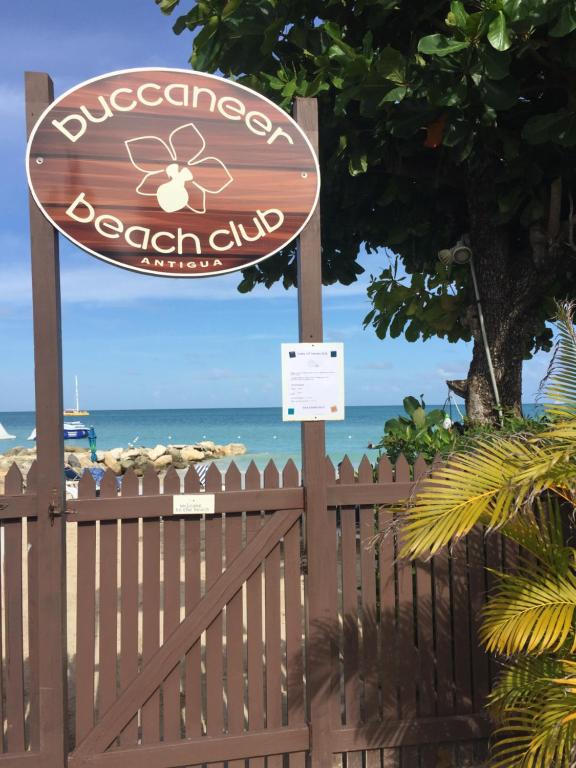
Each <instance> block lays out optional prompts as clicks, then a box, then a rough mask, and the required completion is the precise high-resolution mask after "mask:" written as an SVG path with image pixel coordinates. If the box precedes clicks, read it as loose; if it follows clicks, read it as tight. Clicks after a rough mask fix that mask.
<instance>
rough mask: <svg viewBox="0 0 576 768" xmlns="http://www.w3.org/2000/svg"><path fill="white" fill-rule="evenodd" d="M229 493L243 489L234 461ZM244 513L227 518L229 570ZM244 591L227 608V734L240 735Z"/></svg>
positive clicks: (240, 764)
mask: <svg viewBox="0 0 576 768" xmlns="http://www.w3.org/2000/svg"><path fill="white" fill-rule="evenodd" d="M225 483H226V490H231V491H237V490H239V489H240V488H241V487H242V476H241V474H240V470H239V469H238V467H237V466H236V464H235V463H234V462H231V464H230V466H229V467H228V469H227V471H226V477H225ZM242 527H243V526H242V513H241V512H237V513H231V514H228V515H226V568H229V567H230V564H231V563H232V562H234V559H235V558H236V557H237V556H238V555H239V554H240V552H241V551H242ZM242 608H243V606H242V591H239V592H237V593H236V594H235V595H234V597H233V598H232V599H231V600H230V602H229V603H228V605H227V606H226V654H225V661H226V694H227V707H226V711H227V715H228V728H227V730H228V733H229V734H230V735H232V736H237V735H239V734H241V733H242V732H243V731H244V626H243V616H242ZM229 768H244V761H242V760H240V761H236V760H234V761H231V763H230V766H229Z"/></svg>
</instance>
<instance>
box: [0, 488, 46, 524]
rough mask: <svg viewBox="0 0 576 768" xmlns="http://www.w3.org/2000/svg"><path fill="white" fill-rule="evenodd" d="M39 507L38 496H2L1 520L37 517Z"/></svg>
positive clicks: (0, 497) (0, 505)
mask: <svg viewBox="0 0 576 768" xmlns="http://www.w3.org/2000/svg"><path fill="white" fill-rule="evenodd" d="M37 506H38V501H37V498H36V494H27V495H26V496H8V495H7V496H0V519H2V520H9V519H11V518H21V517H35V516H36V508H37Z"/></svg>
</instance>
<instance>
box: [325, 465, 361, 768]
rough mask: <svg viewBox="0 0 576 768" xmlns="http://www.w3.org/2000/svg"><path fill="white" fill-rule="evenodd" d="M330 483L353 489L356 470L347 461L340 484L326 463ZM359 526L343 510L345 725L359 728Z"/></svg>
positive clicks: (355, 757)
mask: <svg viewBox="0 0 576 768" xmlns="http://www.w3.org/2000/svg"><path fill="white" fill-rule="evenodd" d="M326 477H327V483H329V484H330V485H336V483H338V484H341V483H347V484H349V485H353V484H354V482H355V478H354V467H353V466H352V463H351V462H350V460H349V459H348V458H347V457H346V458H345V459H344V460H343V461H342V462H341V463H340V466H339V476H338V480H337V481H336V480H335V479H334V466H333V464H332V462H331V461H330V459H327V460H326ZM357 532H358V526H357V520H356V507H354V506H346V507H340V536H341V539H340V553H339V557H340V559H341V569H342V571H341V572H342V587H341V589H342V634H343V637H342V642H341V647H342V654H343V660H342V661H343V664H342V666H343V673H344V707H345V712H344V719H345V722H346V725H348V726H349V725H356V726H358V727H360V720H361V716H360V706H361V702H362V700H363V691H362V687H361V682H360V667H361V664H360V658H361V656H360V635H359V628H358V621H359V594H360V592H359V590H360V583H359V579H358V576H357V565H358V552H357V545H358V536H357ZM362 758H363V755H362V752H349V753H348V754H347V755H346V763H347V768H362V762H363V759H362Z"/></svg>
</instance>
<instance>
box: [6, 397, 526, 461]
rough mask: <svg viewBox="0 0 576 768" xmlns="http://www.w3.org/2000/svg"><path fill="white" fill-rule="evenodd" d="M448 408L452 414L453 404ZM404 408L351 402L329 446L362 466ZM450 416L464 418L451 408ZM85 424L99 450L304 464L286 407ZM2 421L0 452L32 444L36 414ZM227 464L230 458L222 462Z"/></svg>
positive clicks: (98, 417) (124, 416)
mask: <svg viewBox="0 0 576 768" xmlns="http://www.w3.org/2000/svg"><path fill="white" fill-rule="evenodd" d="M429 407H430V408H433V407H436V408H438V407H444V409H445V410H446V412H447V413H450V407H449V406H438V405H436V406H429ZM524 411H525V413H526V414H532V413H534V412H535V406H532V405H527V406H524ZM402 412H403V409H402V406H401V405H383V406H348V407H347V408H346V418H345V419H344V420H343V421H332V422H326V448H327V452H328V454H329V456H330V457H331V459H332V460H333V461H334V462H335V463H337V462H339V461H341V460H342V458H343V457H344V456H345V455H348V456H349V458H350V460H351V461H352V462H353V464H355V465H357V464H358V463H359V462H360V460H361V459H362V456H363V455H364V454H367V455H368V457H369V458H375V456H376V453H377V452H376V451H375V450H371V449H369V448H368V444H369V443H374V444H376V443H378V442H379V440H380V438H381V436H382V432H383V428H384V423H385V422H386V421H387V420H388V419H391V418H394V417H395V416H397V415H399V414H401V413H402ZM451 416H452V418H453V419H454V420H459V415H458V412H457V411H456V409H455V408H454V406H452V412H451ZM79 420H80V421H82V423H83V424H85V425H86V426H93V427H94V429H95V431H96V435H97V445H98V448H99V449H102V450H107V449H110V448H116V447H128V445H129V444H130V443H131V444H133V445H136V446H147V447H151V446H154V445H156V444H158V443H161V444H163V445H167V444H169V443H171V444H174V445H178V444H193V443H195V442H198V441H200V440H212V441H213V442H215V443H219V444H226V443H243V444H244V445H245V446H246V449H247V451H246V454H244V455H243V456H238V457H235V461H236V463H237V464H238V466H239V468H240V469H241V470H244V469H246V467H247V466H248V464H249V463H250V461H252V460H253V461H255V462H256V464H257V465H258V466H259V467H260V468H263V467H264V466H265V465H266V464H267V463H268V461H270V459H272V460H273V461H274V462H275V463H276V464H277V466H278V467H279V468H281V467H282V466H283V465H284V464H285V462H286V461H287V460H288V459H290V458H291V459H293V460H294V461H295V462H296V463H297V464H298V465H299V464H300V425H299V424H298V423H293V422H283V421H282V410H281V408H237V409H236V408H205V409H204V408H203V409H182V410H177V409H174V410H172V409H170V410H168V409H163V410H135V411H91V412H90V415H89V416H85V417H82V418H79ZM0 423H1V424H2V425H3V426H4V427H5V429H6V430H7V431H8V433H9V434H12V435H15V436H16V439H14V440H3V441H1V442H0V453H2V452H3V451H5V450H8V449H9V448H12V447H15V446H26V447H31V446H32V445H33V442H32V441H29V440H28V439H27V438H28V436H29V435H30V432H31V431H32V429H33V428H34V426H35V419H34V412H32V411H29V412H26V411H19V412H14V413H10V412H0ZM72 444H75V445H86V447H87V445H88V441H87V440H77V441H70V445H72ZM218 463H220V464H221V465H222V466H225V465H227V464H228V460H222V462H218Z"/></svg>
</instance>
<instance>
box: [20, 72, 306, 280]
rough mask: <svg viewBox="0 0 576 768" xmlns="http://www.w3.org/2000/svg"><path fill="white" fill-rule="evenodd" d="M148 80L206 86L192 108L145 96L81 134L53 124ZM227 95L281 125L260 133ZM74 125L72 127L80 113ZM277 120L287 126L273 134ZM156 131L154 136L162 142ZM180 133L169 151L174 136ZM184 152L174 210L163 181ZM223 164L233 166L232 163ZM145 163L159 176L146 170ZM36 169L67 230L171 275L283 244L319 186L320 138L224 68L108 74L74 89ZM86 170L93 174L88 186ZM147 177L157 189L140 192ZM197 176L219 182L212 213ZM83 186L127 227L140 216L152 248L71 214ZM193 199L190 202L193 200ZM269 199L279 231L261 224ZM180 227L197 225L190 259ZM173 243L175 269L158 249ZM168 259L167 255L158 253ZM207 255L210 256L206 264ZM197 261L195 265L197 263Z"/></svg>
mask: <svg viewBox="0 0 576 768" xmlns="http://www.w3.org/2000/svg"><path fill="white" fill-rule="evenodd" d="M150 81H153V85H154V87H156V88H160V90H162V92H163V93H164V89H165V88H166V86H169V85H170V84H172V83H184V85H185V86H186V88H187V90H188V89H190V93H191V95H192V90H193V89H194V88H195V87H196V88H202V89H204V96H201V97H200V98H199V99H198V102H197V103H196V104H193V103H191V104H190V105H189V106H176V105H175V104H174V103H170V101H169V100H168V99H166V98H163V97H162V98H161V100H160V103H159V104H158V105H157V106H152V105H151V104H150V103H149V104H147V105H145V104H143V103H138V104H135V105H134V108H133V109H128V110H126V109H124V110H122V111H121V112H120V111H114V114H113V115H112V116H111V117H109V118H108V119H107V120H105V121H101V122H99V123H96V124H95V123H92V122H88V123H87V130H86V132H85V134H84V135H82V136H80V137H79V138H78V139H77V141H75V142H73V141H70V140H69V139H68V138H66V137H65V136H64V135H63V134H62V133H61V132H60V131H59V130H58V129H57V128H56V127H55V126H54V125H53V122H52V121H53V120H54V119H56V120H64V121H65V120H66V119H67V118H68V116H69V115H70V114H78V109H79V108H80V106H81V105H84V106H85V107H87V108H88V110H89V111H91V112H90V113H91V114H95V115H98V114H100V115H102V105H101V104H100V103H99V102H98V99H99V97H102V98H106V99H109V98H110V96H111V94H112V93H114V91H115V89H117V88H119V87H121V88H130V89H132V90H133V93H137V92H138V88H139V87H140V86H143V85H145V84H146V83H147V82H150ZM206 89H210V90H211V91H212V92H213V94H214V96H215V99H216V100H217V101H214V102H213V101H212V99H211V98H210V97H207V96H206V93H207V90H206ZM147 93H148V95H149V96H151V95H152V94H153V96H154V99H153V100H154V101H156V96H157V93H156V91H152V90H150V91H147ZM145 98H146V97H145ZM136 100H137V101H138V99H136ZM223 100H224V101H227V104H228V107H229V106H230V100H232V101H236V102H238V100H240V101H239V102H238V103H239V104H240V103H241V105H243V109H245V110H246V113H245V114H248V113H252V114H255V113H257V114H258V115H259V116H260V117H259V118H257V119H259V120H260V121H261V123H262V121H263V122H265V123H266V122H269V123H270V126H271V130H270V131H268V132H267V131H266V130H264V131H263V130H262V129H261V128H258V127H256V131H260V135H257V134H256V133H255V132H254V130H251V129H250V125H252V123H251V122H247V121H246V119H237V118H238V117H239V115H238V112H236V117H235V119H234V118H229V119H227V117H226V114H225V112H226V108H224V107H222V106H221V105H222V103H223ZM124 103H125V104H128V105H130V100H129V99H125V102H124ZM72 123H74V126H75V128H77V127H78V121H77V120H75V119H73V120H72ZM190 124H192V126H193V127H192V128H188V129H187V130H186V129H185V131H186V132H185V134H182V133H179V134H177V135H176V136H175V137H172V132H173V131H174V130H175V129H179V128H180V129H181V128H183V127H185V126H190ZM67 125H68V127H70V128H71V127H72V125H71V124H70V123H67ZM253 127H254V126H252V128H253ZM75 128H74V129H75ZM276 128H280V129H281V130H282V133H281V134H277V138H276V140H273V139H272V135H273V133H274V132H275V131H276ZM198 132H199V133H200V134H201V135H200V136H198ZM152 136H154V137H156V140H155V141H154V140H153V139H151V138H150V137H152ZM142 137H148V139H147V141H146V142H142V141H140V142H138V141H137V140H138V139H141V138H142ZM172 140H173V141H174V144H173V145H172V146H171V151H170V150H169V149H168V145H169V144H170V143H171V142H172ZM127 141H129V142H130V145H129V146H130V150H131V152H132V155H133V160H132V161H131V159H130V155H129V153H128V150H127V145H126V143H125V142H127ZM269 141H270V143H269ZM161 142H164V146H163V145H162V143H161ZM38 159H40V163H38V162H37V160H38ZM174 162H176V163H177V164H178V165H179V167H180V168H182V167H187V168H188V169H189V171H190V174H191V176H192V178H191V179H190V180H189V182H188V183H186V184H185V185H184V186H183V190H182V191H183V192H184V201H183V203H182V206H183V207H181V209H178V208H177V209H176V210H171V211H169V212H166V210H163V209H162V207H161V205H160V199H159V198H158V197H157V192H158V189H159V187H160V186H161V185H164V184H166V183H168V182H169V175H168V170H167V169H168V166H169V165H171V164H172V163H174ZM219 163H223V164H224V166H225V168H226V169H227V173H226V171H225V170H223V168H222V165H219ZM147 171H152V172H155V173H158V175H157V176H156V175H155V176H148V177H146V172H147ZM29 173H30V178H31V182H32V186H33V189H34V191H35V194H36V196H37V198H38V199H39V200H40V201H41V203H42V205H43V208H44V210H45V211H46V213H47V214H48V215H49V216H50V217H51V218H52V220H53V221H54V222H55V223H56V225H57V226H58V227H59V228H60V229H61V230H62V231H63V232H64V233H65V234H66V235H67V236H68V237H71V238H73V239H74V240H76V241H77V242H79V243H80V244H81V245H82V246H83V247H86V248H88V249H90V250H91V251H92V252H95V253H96V254H101V255H102V256H103V257H105V258H107V259H110V260H113V261H115V262H116V263H118V264H120V265H122V266H125V267H129V268H130V267H135V268H138V269H142V270H143V271H149V272H155V273H157V274H171V275H181V274H193V275H196V274H217V273H218V272H221V271H225V270H230V269H239V268H242V267H244V266H247V265H248V264H250V263H253V262H254V261H256V260H260V259H262V258H264V257H265V256H266V255H268V254H270V253H273V252H275V251H277V250H278V249H279V248H281V247H282V246H283V245H284V244H285V243H286V242H288V241H289V240H291V239H292V238H293V237H294V236H295V235H296V234H297V232H298V230H299V229H300V228H301V227H302V226H303V224H304V223H305V221H306V219H307V217H308V215H309V212H310V211H311V210H312V208H313V205H314V202H315V199H316V194H317V187H318V174H317V168H316V162H315V159H314V157H313V153H312V152H311V150H310V146H309V144H308V143H307V142H306V141H305V139H304V137H303V136H302V134H301V133H300V132H299V131H298V128H297V127H296V126H295V125H294V123H293V122H292V121H291V120H290V118H289V117H288V115H287V114H286V113H285V112H284V111H282V110H281V109H280V108H279V107H277V106H276V105H274V104H272V102H270V101H268V100H266V99H264V98H263V97H262V96H260V95H259V94H257V93H255V92H254V91H248V90H245V89H244V88H242V87H241V86H238V85H237V84H235V83H233V82H230V81H226V80H224V79H223V78H219V77H218V78H214V77H211V76H210V75H205V74H203V73H200V72H191V71H179V72H170V71H163V70H154V71H153V72H151V71H140V72H138V71H133V72H130V73H126V72H125V73H117V74H111V75H105V76H103V77H102V78H100V79H99V80H97V81H95V82H92V83H91V84H89V85H85V86H79V87H78V88H77V89H76V90H74V91H72V92H70V93H68V94H66V95H64V96H63V97H62V98H61V99H60V100H59V101H58V103H57V105H56V106H55V108H54V111H53V112H51V113H49V114H48V115H46V116H45V118H44V119H43V121H42V123H41V124H40V125H39V126H38V129H37V130H36V133H35V135H34V138H33V142H32V148H31V157H30V162H29ZM145 178H146V179H147V180H146V181H144V180H145ZM85 179H90V184H89V185H88V186H86V185H85V182H84V180H85ZM142 182H144V183H145V185H146V186H145V189H144V190H143V191H144V192H147V193H148V194H147V195H142V194H138V192H137V189H138V188H139V186H140V184H141V183H142ZM196 184H200V185H201V186H203V187H204V188H207V189H209V190H211V192H212V193H208V194H207V195H206V201H205V203H206V208H205V212H204V213H202V212H201V208H202V205H201V201H202V193H201V191H200V189H199V188H198V187H197V186H196ZM223 187H224V188H223ZM82 192H84V193H85V195H86V199H87V200H88V203H89V204H90V205H91V206H93V209H94V210H95V214H94V215H95V216H97V215H100V214H106V215H110V214H113V215H115V216H116V217H117V218H118V219H119V220H120V221H121V222H122V225H123V228H124V231H125V230H126V229H127V228H128V227H131V226H135V227H142V226H145V227H148V228H150V232H151V235H150V237H149V238H148V241H147V243H146V244H145V247H144V248H137V247H133V246H130V244H129V241H127V240H126V238H125V237H124V235H122V236H117V237H107V236H105V234H102V233H101V232H99V231H98V230H97V229H96V227H95V226H94V223H93V222H92V223H81V222H78V221H77V220H75V219H73V218H72V217H71V216H70V215H69V214H67V213H66V211H67V209H68V208H69V206H70V205H71V204H72V203H73V201H74V200H75V199H76V198H77V196H78V194H79V193H82ZM187 202H189V204H190V206H191V207H190V208H188V207H185V206H186V203H187ZM178 204H179V203H178ZM191 208H195V210H191ZM81 209H82V210H83V211H84V217H85V216H86V211H87V209H86V208H85V206H84V207H82V206H81ZM270 209H278V210H280V211H281V212H282V215H283V217H284V222H283V224H282V225H281V226H279V227H278V228H277V229H272V230H271V231H270V232H266V231H265V230H263V228H262V225H260V230H259V229H258V228H257V226H256V224H255V222H254V216H255V215H256V212H257V211H258V210H260V211H267V210H270ZM231 221H232V222H233V223H234V225H235V228H234V229H233V228H232V227H231V226H230V222H231ZM257 221H258V219H257ZM271 223H274V224H276V223H277V218H272V219H271ZM242 228H244V230H243V229H242ZM179 229H180V230H181V231H182V232H183V233H185V234H188V237H187V238H186V239H185V240H184V241H182V243H181V244H182V248H181V253H182V256H183V266H182V267H180V265H179V261H180V258H179V256H178V253H177V250H176V249H177V238H176V237H175V235H176V233H177V232H178V230H179ZM218 230H223V232H221V233H220V235H218V237H217V240H216V241H214V240H213V241H211V240H210V235H212V233H214V232H217V231H218ZM157 232H163V233H168V235H166V234H164V235H163V236H162V238H161V239H160V240H159V241H158V243H157V246H158V248H159V249H160V250H155V249H154V247H153V246H154V238H153V235H154V233H157ZM234 233H236V234H235V235H234ZM107 234H110V232H107ZM192 234H193V235H195V237H196V238H198V240H195V239H194V238H193V237H192ZM259 234H260V237H258V235H259ZM143 238H144V236H143V234H142V233H140V239H139V240H137V241H136V242H137V243H139V244H141V245H142V244H144V239H143ZM236 238H239V240H240V242H239V243H238V240H237V239H236ZM249 238H250V239H251V240H252V241H253V242H250V240H249ZM132 242H134V238H132ZM170 248H173V249H175V250H174V251H173V254H172V255H173V256H174V257H175V258H176V262H175V266H172V267H171V266H170V265H169V263H168V260H169V259H170V255H168V256H167V255H166V254H163V253H162V252H160V251H161V250H166V249H170ZM223 248H224V249H225V250H222V249H223ZM144 256H148V257H150V258H151V260H152V264H151V265H145V264H143V263H142V257H144ZM197 256H198V257H200V256H201V257H203V258H196V257H197ZM213 257H218V258H219V259H220V260H221V262H222V264H221V266H219V267H218V266H216V265H214V264H213V263H212V262H213V261H214V258H213ZM158 259H159V260H160V261H161V262H163V263H162V264H158V263H154V262H155V261H156V260H158ZM191 260H194V261H193V262H192V261H191ZM204 260H205V261H207V262H209V263H208V264H204ZM191 263H194V264H195V266H194V267H192V266H188V265H189V264H191Z"/></svg>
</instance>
